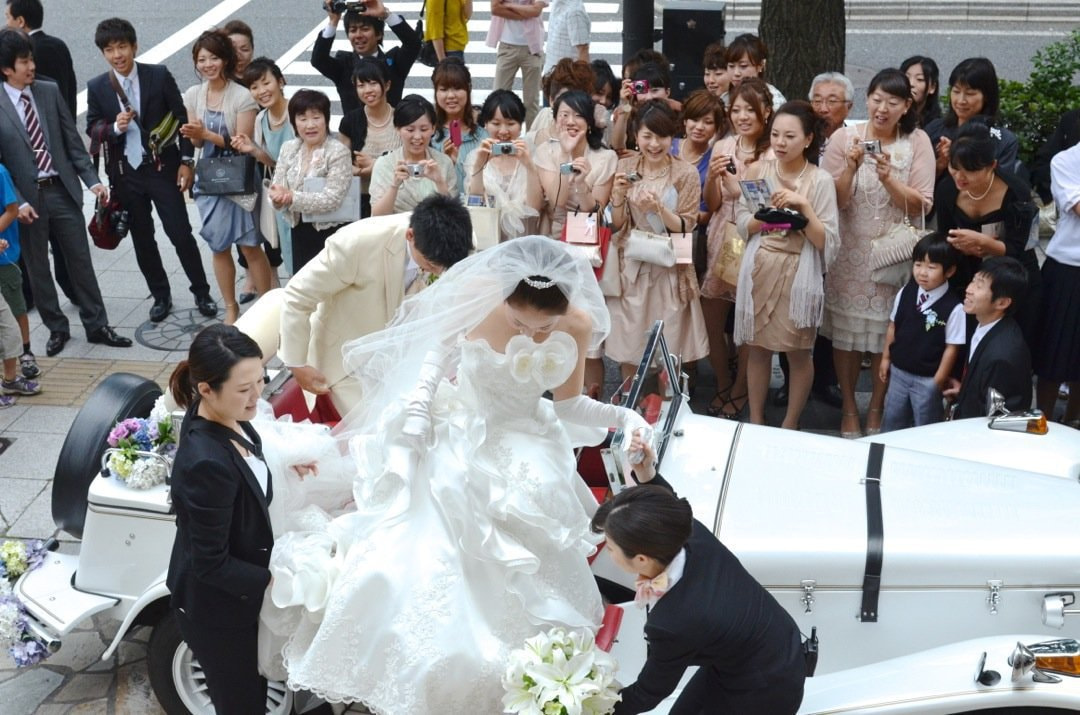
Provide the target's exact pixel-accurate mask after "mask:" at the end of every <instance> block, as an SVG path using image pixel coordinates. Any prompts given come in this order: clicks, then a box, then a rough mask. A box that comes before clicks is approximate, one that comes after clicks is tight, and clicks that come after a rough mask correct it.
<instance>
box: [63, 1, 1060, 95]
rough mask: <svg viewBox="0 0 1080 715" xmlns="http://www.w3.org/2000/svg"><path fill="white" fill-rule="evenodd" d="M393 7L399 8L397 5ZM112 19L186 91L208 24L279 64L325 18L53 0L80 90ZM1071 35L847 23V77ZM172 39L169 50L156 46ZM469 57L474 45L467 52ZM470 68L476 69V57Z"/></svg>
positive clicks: (997, 54) (308, 10)
mask: <svg viewBox="0 0 1080 715" xmlns="http://www.w3.org/2000/svg"><path fill="white" fill-rule="evenodd" d="M412 4H413V3H409V5H410V6H411V5H412ZM483 5H484V3H483V0H478V5H477V7H478V9H479V8H480V7H482V6H483ZM389 6H390V7H391V9H392V8H393V7H394V5H393V3H392V2H390V3H389ZM207 13H214V14H213V16H211V17H209V18H207V19H206V20H204V22H200V23H198V24H196V25H194V27H193V28H191V31H190V32H189V33H188V34H187V35H186V36H185V35H184V34H183V33H182V31H183V30H184V29H185V28H187V27H188V26H189V25H191V24H192V23H194V22H195V21H196V20H198V19H200V18H203V17H204V15H206V14H207ZM115 14H120V15H123V16H124V17H126V18H127V19H129V20H131V21H132V23H133V24H134V25H135V27H136V29H137V31H138V33H139V46H140V49H141V50H142V51H143V52H147V51H149V50H151V49H153V48H156V50H157V51H156V52H154V53H153V57H152V60H153V61H157V62H163V63H164V64H166V65H167V66H168V67H169V69H170V70H171V71H172V73H173V75H174V76H175V77H176V79H177V83H178V84H179V85H180V87H181V89H183V88H185V87H187V86H190V85H191V84H194V83H195V82H196V81H197V78H196V76H195V72H194V69H193V66H192V62H191V54H190V48H191V43H192V41H193V39H194V37H195V36H196V35H197V34H198V30H200V29H202V24H204V23H205V24H206V25H207V26H209V25H212V24H218V25H221V24H224V23H225V22H226V21H228V20H230V19H233V18H239V19H242V20H244V21H245V22H247V23H248V24H250V25H251V26H252V28H253V29H254V32H255V40H256V47H255V49H256V54H265V55H268V56H270V57H272V58H274V59H277V58H280V57H282V56H283V55H285V54H286V53H288V52H289V51H290V49H293V48H294V46H295V45H296V44H297V42H299V41H300V40H302V39H303V38H304V37H305V36H306V35H308V34H309V33H310V32H311V31H312V30H313V29H315V27H316V26H318V25H320V23H322V22H323V19H324V18H325V14H324V13H323V12H322V10H321V9H320V3H319V0H300V1H296V0H226V1H225V2H220V3H218V2H214V1H213V0H186V1H185V2H183V3H176V2H169V3H165V2H152V1H149V0H129V1H128V2H125V3H122V4H121V3H117V2H114V1H113V0H49V2H48V3H47V8H46V17H45V30H46V31H47V32H49V33H50V34H53V35H57V36H59V37H61V38H63V39H64V40H65V41H66V42H67V43H68V46H69V47H70V49H71V52H72V56H73V58H74V60H75V68H76V74H77V76H78V79H79V82H80V84H81V85H82V86H83V87H85V83H86V81H87V80H88V79H90V78H91V77H93V76H94V75H96V74H98V73H100V72H102V71H104V69H105V63H104V60H103V59H102V57H101V54H100V53H99V52H98V51H97V48H96V47H95V46H94V43H93V30H94V27H95V25H96V24H97V22H98V21H100V20H101V19H103V18H105V17H108V16H111V15H115ZM415 15H416V13H415V12H410V13H407V16H408V19H409V20H410V21H412V22H415V19H416V17H415ZM619 15H621V13H613V16H619ZM740 25H741V23H740V22H738V21H736V22H735V23H734V24H733V25H732V26H731V27H729V28H728V36H729V38H730V37H733V36H734V35H735V34H738V33H739V32H745V31H754V30H755V28H754V27H750V26H746V27H743V26H740ZM1071 29H1072V27H1071V26H1070V25H1069V24H1065V23H1053V22H1047V21H1039V22H1025V23H1015V22H986V23H977V24H976V23H945V22H941V21H924V22H884V23H881V24H880V25H871V24H868V23H850V24H849V27H848V36H847V64H848V73H849V74H850V75H851V76H852V77H853V79H855V80H856V85H857V86H865V84H866V82H867V81H868V80H869V78H870V76H872V75H873V73H874V72H875V71H876V70H878V69H880V68H882V67H885V66H889V65H896V64H898V63H899V62H900V61H901V60H902V59H904V58H905V57H907V56H909V55H912V54H926V55H929V56H931V57H934V58H935V59H936V60H937V61H938V64H939V65H940V66H941V68H942V71H943V73H944V74H945V75H946V77H947V75H948V72H949V71H950V69H951V68H952V67H953V66H955V65H956V63H957V62H959V61H960V60H962V59H964V58H965V57H970V56H973V55H985V56H987V57H989V58H990V59H991V60H993V61H994V63H995V65H996V66H997V68H998V72H999V74H1000V75H1001V76H1002V77H1007V78H1011V79H1024V78H1025V77H1026V76H1027V74H1028V73H1029V72H1030V70H1031V61H1030V60H1031V56H1032V55H1033V54H1034V53H1035V51H1036V50H1038V49H1039V48H1040V47H1042V46H1044V45H1046V44H1047V43H1049V42H1053V41H1055V40H1057V39H1060V38H1061V37H1064V36H1065V35H1066V34H1067V33H1068V32H1069V31H1070V30H1071ZM177 33H180V34H179V35H178V34H177ZM388 34H389V33H388ZM482 37H483V34H482V33H476V32H474V33H473V38H472V39H473V45H479V44H480V41H479V40H480V38H482ZM170 38H172V42H171V44H168V45H166V46H162V47H156V46H158V45H159V44H160V43H163V42H166V41H167V40H169V39H170ZM304 49H306V48H304ZM471 50H472V46H470V53H471ZM477 60H480V61H482V62H489V63H490V62H493V61H494V55H492V54H484V55H479V56H477ZM469 61H470V64H472V63H473V58H472V57H470V58H469ZM424 69H425V68H421V70H422V71H423V70H424ZM859 104H860V103H859V102H856V107H855V116H858V113H859V110H860V109H862V108H860V106H859Z"/></svg>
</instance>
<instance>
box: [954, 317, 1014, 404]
mask: <svg viewBox="0 0 1080 715" xmlns="http://www.w3.org/2000/svg"><path fill="white" fill-rule="evenodd" d="M991 387H993V388H994V389H995V390H997V391H998V392H1000V393H1001V394H1002V395H1004V396H1005V404H1006V405H1007V406H1008V408H1009V409H1010V410H1026V409H1027V408H1029V407H1031V353H1030V352H1029V351H1028V346H1027V342H1025V340H1024V333H1023V332H1022V331H1021V330H1020V326H1019V325H1018V324H1017V322H1016V321H1015V320H1014V319H1013V318H1011V317H1009V316H1005V317H1004V318H1002V319H1001V320H1000V321H999V322H998V324H997V325H995V326H994V327H992V328H990V330H989V331H988V332H987V333H986V335H984V336H983V338H982V340H980V341H979V344H978V346H976V348H975V354H974V355H972V356H971V360H970V362H968V365H967V368H966V372H965V373H964V379H963V382H962V383H961V384H960V394H959V395H957V397H956V404H957V408H956V413H955V415H954V417H956V418H957V419H960V418H963V417H985V416H986V391H987V389H988V388H991Z"/></svg>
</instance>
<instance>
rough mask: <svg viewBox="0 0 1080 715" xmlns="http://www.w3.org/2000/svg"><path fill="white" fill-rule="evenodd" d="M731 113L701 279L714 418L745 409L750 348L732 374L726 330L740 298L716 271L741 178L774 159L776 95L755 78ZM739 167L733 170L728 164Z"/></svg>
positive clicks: (712, 194)
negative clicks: (762, 161)
mask: <svg viewBox="0 0 1080 715" xmlns="http://www.w3.org/2000/svg"><path fill="white" fill-rule="evenodd" d="M729 101H730V103H731V104H730V105H729V109H728V112H727V116H728V123H729V125H730V126H731V133H730V134H728V135H727V136H726V137H724V138H723V139H720V140H719V141H717V142H716V143H715V144H714V145H713V148H712V158H711V159H710V160H709V173H708V176H706V178H705V189H704V191H705V203H706V205H707V206H708V209H709V211H712V212H713V214H712V218H711V219H710V221H709V225H708V229H707V231H706V235H707V237H708V238H707V246H708V248H707V259H706V270H705V275H704V277H703V278H702V280H701V310H702V311H703V312H704V313H705V327H706V328H707V329H708V332H709V364H710V365H712V368H713V371H714V372H715V373H716V395H715V396H714V397H713V399H712V402H710V403H709V407H708V411H709V414H710V415H712V416H713V417H724V418H726V419H739V418H740V417H741V416H742V414H743V412H744V411H745V409H746V404H747V399H748V398H747V392H746V351H745V350H739V351H738V352H737V354H738V369H737V370H736V372H735V376H734V378H731V377H729V375H730V369H729V367H728V336H727V333H726V332H725V330H724V326H725V325H727V319H728V313H730V312H731V306H732V305H733V304H734V302H735V286H734V285H733V284H731V283H728V282H725V281H723V280H721V279H720V277H719V276H718V275H716V273H715V272H714V271H713V267H714V266H715V265H716V262H717V260H718V259H719V258H720V252H721V249H722V248H723V244H724V237H725V235H726V234H727V232H728V231H729V228H728V227H729V225H733V224H734V223H735V205H736V204H737V203H738V201H739V200H740V199H741V198H742V189H741V188H740V187H739V180H740V179H745V178H746V172H747V170H749V168H750V167H751V166H752V165H753V164H754V163H756V162H757V161H758V160H760V159H771V158H773V155H772V150H771V149H770V148H769V119H770V117H772V112H773V109H772V95H771V94H770V93H769V88H768V86H767V85H766V84H765V82H764V81H762V80H760V79H758V78H756V77H754V78H751V79H747V80H744V81H743V82H742V83H741V84H739V85H737V86H735V87H732V88H731V94H730V97H729ZM731 166H734V167H735V171H734V173H732V172H731V171H729V170H728V167H731Z"/></svg>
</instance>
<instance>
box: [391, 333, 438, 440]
mask: <svg viewBox="0 0 1080 715" xmlns="http://www.w3.org/2000/svg"><path fill="white" fill-rule="evenodd" d="M445 371H446V358H445V357H444V356H443V355H442V354H441V353H439V352H436V351H434V350H432V351H430V352H429V353H428V354H427V355H426V356H424V362H423V364H422V365H421V366H420V375H419V377H418V378H417V381H416V387H414V388H413V390H412V392H411V393H409V396H408V398H407V399H406V401H405V409H404V412H405V422H404V424H403V425H402V427H401V433H402V434H403V435H405V436H406V437H407V438H408V439H409V440H410V441H411V442H413V443H414V444H415V445H416V446H417V447H421V446H423V445H424V444H425V443H426V442H427V438H428V433H429V432H431V401H432V399H434V397H435V391H436V390H437V389H438V388H439V382H440V381H441V380H442V376H443V373H444V372H445Z"/></svg>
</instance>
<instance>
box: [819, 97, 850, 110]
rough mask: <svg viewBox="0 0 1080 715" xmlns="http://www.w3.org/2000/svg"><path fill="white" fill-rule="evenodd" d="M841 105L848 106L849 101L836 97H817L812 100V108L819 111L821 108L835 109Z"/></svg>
mask: <svg viewBox="0 0 1080 715" xmlns="http://www.w3.org/2000/svg"><path fill="white" fill-rule="evenodd" d="M841 104H848V101H847V100H846V99H837V98H836V97H829V98H828V99H822V98H821V97H816V98H814V99H811V100H810V106H811V107H813V108H814V109H817V108H819V107H828V108H829V109H835V108H836V107H839V106H840V105H841Z"/></svg>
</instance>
